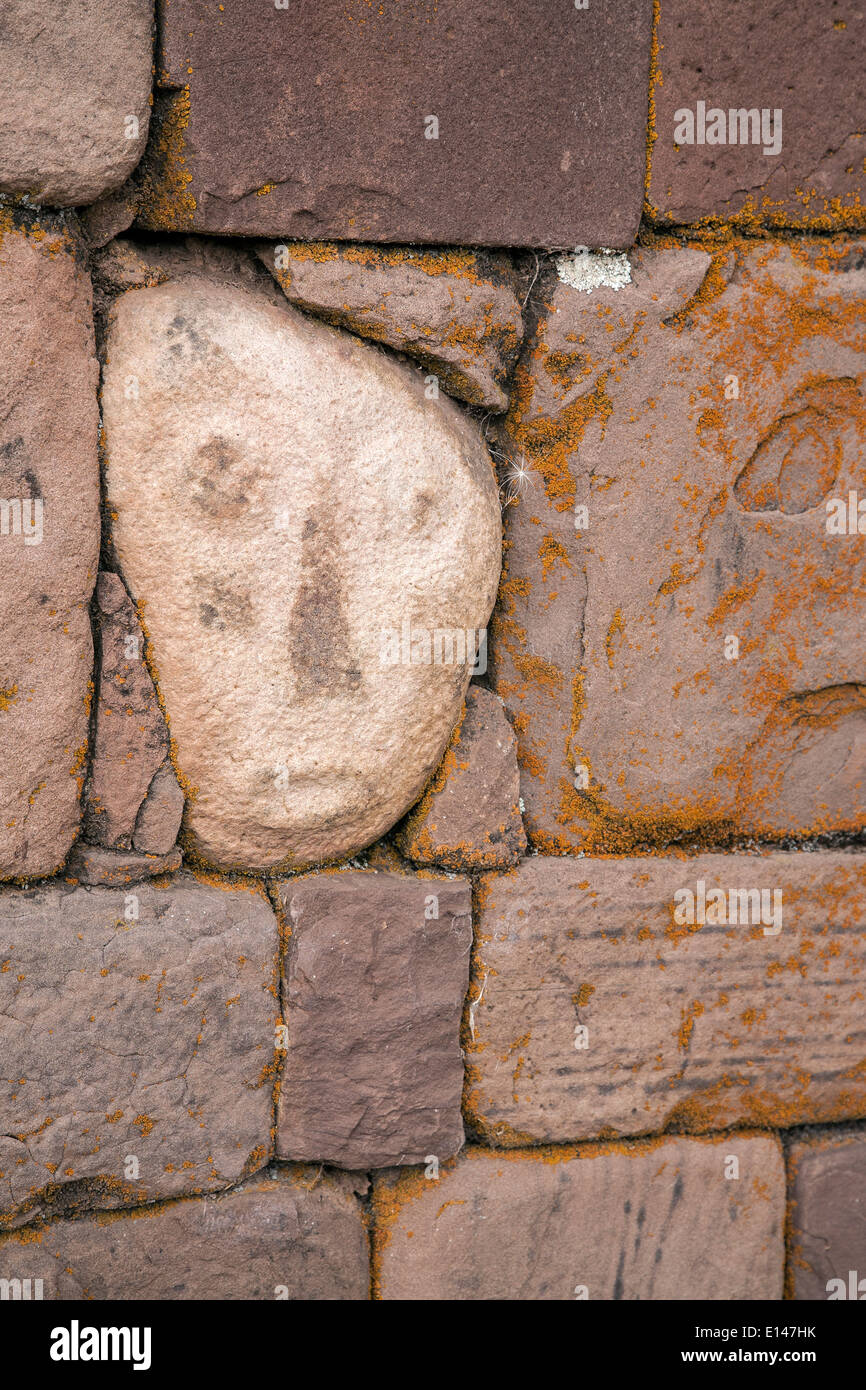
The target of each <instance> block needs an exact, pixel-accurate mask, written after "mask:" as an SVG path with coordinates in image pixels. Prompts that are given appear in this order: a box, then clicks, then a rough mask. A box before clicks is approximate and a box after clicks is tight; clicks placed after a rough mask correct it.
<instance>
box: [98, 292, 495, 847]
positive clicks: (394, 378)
mask: <svg viewBox="0 0 866 1390" xmlns="http://www.w3.org/2000/svg"><path fill="white" fill-rule="evenodd" d="M274 294H278V291H277V290H276V288H275V287H274ZM108 357H109V361H108V365H107V369H106V377H105V385H104V392H103V411H104V419H105V428H106V436H107V451H108V460H109V462H108V470H107V473H108V482H107V487H108V495H109V502H110V506H111V509H112V511H113V512H115V513H116V520H115V522H114V530H113V536H114V541H115V544H116V547H117V553H118V556H119V559H120V562H121V564H122V566H123V571H124V574H125V577H126V579H127V581H128V583H129V585H130V589H131V592H132V594H133V596H134V597H135V598H136V600H139V601H141V602H142V603H143V604H144V612H145V619H144V621H145V625H146V628H147V631H148V635H149V637H150V638H151V640H152V643H153V652H154V660H155V663H156V674H157V680H158V683H159V685H160V691H161V695H162V697H163V700H164V702H165V708H166V711H167V714H168V717H169V720H170V723H171V731H172V737H173V738H174V740H175V741H176V745H177V756H178V763H179V768H180V771H181V772H182V774H183V776H184V778H185V780H186V782H188V783H190V784H191V785H192V787H193V788H194V791H193V792H192V794H191V802H190V805H189V807H188V830H189V834H190V840H191V845H192V847H193V849H194V850H195V851H196V852H197V853H198V854H199V855H200V856H201V857H203V858H204V859H206V860H208V861H211V862H217V863H219V864H222V865H236V864H237V865H246V866H250V867H267V866H273V865H277V864H284V865H286V866H289V865H301V864H305V863H310V862H314V861H318V860H322V859H327V858H333V857H338V856H340V855H344V854H347V853H351V852H354V851H355V850H357V849H358V848H359V847H361V846H362V845H364V844H367V843H369V842H370V841H372V840H374V839H375V838H376V837H377V836H378V835H380V834H381V833H382V832H383V831H384V830H386V829H387V828H388V827H389V826H390V825H392V824H393V823H394V821H395V820H397V819H398V817H399V816H400V815H401V814H402V813H403V812H404V811H405V810H406V809H407V808H408V806H410V805H411V804H412V802H413V801H414V799H415V798H416V797H417V796H418V794H419V792H420V791H421V789H422V787H423V786H424V784H425V782H426V781H427V779H428V778H429V776H430V775H431V773H432V772H433V771H434V769H435V768H436V766H437V765H438V763H439V761H440V759H441V756H442V753H443V751H444V748H445V745H446V742H447V739H448V736H449V734H450V732H451V728H452V727H453V725H454V723H455V722H456V719H457V717H458V714H459V711H460V707H461V702H462V699H463V695H464V692H465V689H466V686H467V683H468V680H469V676H470V672H471V668H472V662H473V660H474V646H475V644H476V643H477V642H478V634H479V633H480V632H481V631H482V630H483V629H484V625H485V623H486V621H487V617H488V614H489V612H490V608H491V606H492V602H493V596H494V593H495V588H496V582H497V578H498V573H499V545H500V519H499V507H498V499H497V491H496V485H495V479H494V477H493V472H492V468H491V465H490V461H489V458H488V456H487V453H486V450H485V449H484V447H483V446H482V444H481V442H480V440H479V438H478V435H477V433H476V431H475V429H474V427H472V426H471V425H470V424H469V422H468V421H467V420H466V419H465V418H463V417H462V416H461V415H460V414H459V412H458V410H457V407H456V406H454V405H453V404H452V403H451V402H449V401H447V400H445V399H439V400H428V399H426V398H425V395H424V386H423V379H422V378H421V376H420V374H419V373H416V372H414V371H412V370H410V369H409V368H408V367H404V366H402V365H401V364H399V363H396V362H393V361H391V360H388V359H386V358H385V357H384V356H383V355H382V354H380V353H378V352H377V351H375V350H373V349H371V348H369V347H367V346H366V345H364V344H362V343H359V342H358V341H357V340H356V339H354V338H351V337H349V336H348V335H343V334H340V333H337V332H336V331H335V330H333V329H331V328H328V327H326V326H325V325H323V324H319V323H316V322H314V321H312V320H310V319H308V318H306V317H305V316H303V315H301V314H298V313H297V312H296V311H295V310H293V309H291V308H290V307H289V306H287V305H283V304H280V305H279V306H275V305H273V304H272V303H271V302H270V301H269V300H268V298H267V297H266V296H265V295H263V294H262V295H257V294H255V293H254V292H252V291H248V290H246V289H244V288H241V287H239V286H236V285H231V284H229V283H227V282H222V281H219V282H217V281H210V280H207V279H204V278H201V277H196V276H187V277H185V278H183V279H182V280H178V281H176V282H169V283H167V284H164V285H159V286H157V287H156V288H153V289H147V290H141V291H133V292H130V293H129V294H126V295H123V296H121V298H120V299H119V301H118V303H117V307H116V311H115V319H114V323H113V326H112V329H111V332H110V336H109V348H108ZM130 378H133V379H134V380H135V382H136V386H137V395H135V393H130V391H129V390H128V381H129V379H130ZM156 477H158V479H159V485H158V487H155V486H154V478H156ZM467 632H468V633H469V638H468V643H467V638H466V634H467ZM437 633H438V634H440V636H439V637H437Z"/></svg>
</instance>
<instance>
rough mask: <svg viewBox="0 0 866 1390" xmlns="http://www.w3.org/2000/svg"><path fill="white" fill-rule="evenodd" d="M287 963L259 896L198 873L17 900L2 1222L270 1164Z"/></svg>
mask: <svg viewBox="0 0 866 1390" xmlns="http://www.w3.org/2000/svg"><path fill="white" fill-rule="evenodd" d="M136 914H137V915H136ZM276 959H277V924H276V920H275V918H274V915H273V913H272V911H271V909H270V907H269V905H268V903H267V902H266V900H265V899H264V897H263V896H262V895H260V894H259V893H258V892H254V891H247V890H240V891H229V890H223V889H221V888H212V887H208V886H205V885H203V884H200V883H197V882H196V881H195V880H194V879H192V878H181V879H178V880H176V881H175V882H173V883H172V884H171V886H170V887H167V888H156V887H154V886H153V885H150V884H146V885H142V886H140V887H136V889H135V891H134V893H132V894H130V893H129V892H127V893H124V892H123V891H120V890H117V889H109V888H104V889H93V890H90V891H88V890H86V889H83V888H78V889H74V890H72V891H70V890H68V889H63V888H60V887H48V888H43V889H40V890H38V891H33V892H26V891H19V890H15V889H7V890H6V891H5V892H3V893H2V894H0V1055H2V1057H3V1059H4V1065H3V1071H4V1080H3V1083H2V1092H0V1135H2V1136H3V1137H2V1138H0V1172H2V1177H0V1218H2V1219H5V1220H6V1221H12V1222H16V1221H17V1222H19V1223H20V1222H21V1221H22V1220H26V1219H27V1218H28V1216H31V1217H32V1216H35V1215H39V1214H41V1213H43V1212H44V1211H45V1210H46V1204H48V1206H49V1207H50V1205H51V1204H52V1203H53V1204H55V1205H59V1206H60V1207H61V1209H62V1207H63V1206H64V1205H67V1204H69V1203H71V1204H72V1205H73V1206H74V1204H75V1202H76V1201H77V1200H79V1199H80V1198H81V1197H82V1195H85V1196H86V1198H87V1200H88V1201H89V1202H90V1203H91V1204H95V1205H98V1206H107V1207H115V1206H123V1205H130V1204H132V1203H140V1202H142V1201H152V1200H154V1199H155V1198H157V1197H166V1196H173V1195H176V1194H178V1193H183V1192H200V1191H206V1190H209V1189H214V1188H219V1187H225V1186H227V1185H228V1184H229V1183H232V1182H236V1181H237V1180H238V1179H239V1178H241V1177H242V1176H244V1175H245V1174H246V1173H247V1172H248V1171H249V1170H250V1169H251V1168H252V1169H254V1168H258V1167H260V1166H261V1164H262V1163H264V1162H265V1159H266V1157H267V1154H268V1151H269V1148H270V1130H271V1123H272V1094H271V1093H272V1078H273V1070H274V1060H275V1051H274V1049H275V1033H274V1028H275V1024H276V1021H277V1014H278V1007H277V1001H276V993H275V972H276ZM133 1160H134V1161H133ZM46 1188H47V1189H49V1192H48V1194H47V1196H46V1195H45V1193H44V1189H46ZM52 1189H53V1190H54V1191H53V1195H52Z"/></svg>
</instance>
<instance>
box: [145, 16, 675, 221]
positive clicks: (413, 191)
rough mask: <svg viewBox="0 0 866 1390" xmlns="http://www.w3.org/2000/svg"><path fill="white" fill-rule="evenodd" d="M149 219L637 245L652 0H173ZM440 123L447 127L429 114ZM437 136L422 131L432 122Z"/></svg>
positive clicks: (148, 181)
mask: <svg viewBox="0 0 866 1390" xmlns="http://www.w3.org/2000/svg"><path fill="white" fill-rule="evenodd" d="M162 18H163V23H162V52H161V54H160V57H159V63H158V66H159V74H160V81H161V83H162V84H163V86H164V87H167V88H173V89H174V90H173V91H168V92H166V93H165V95H164V97H163V100H162V102H161V103H160V106H161V107H162V108H163V109H162V110H160V112H159V114H158V117H157V120H156V125H157V133H156V136H155V138H154V140H153V141H152V144H151V148H150V149H149V151H148V168H147V170H146V174H145V178H144V189H145V203H144V207H143V211H142V213H141V215H140V221H141V222H142V223H143V225H145V226H148V227H152V228H154V227H155V228H159V229H175V230H178V229H180V230H200V231H208V232H217V233H220V234H223V233H238V234H241V235H251V234H257V235H260V236H270V235H274V236H277V237H281V238H282V237H287V236H288V237H300V238H311V237H315V238H328V237H336V238H337V239H339V240H341V241H346V240H351V241H377V242H380V241H386V242H426V243H428V244H429V243H433V244H440V245H442V244H451V245H492V246H503V245H504V246H509V245H511V246H547V245H550V246H574V245H575V244H577V243H585V244H587V245H592V246H628V245H630V243H631V242H632V240H633V239H634V234H635V232H636V231H637V226H638V221H639V218H640V211H641V204H642V198H643V182H644V164H645V151H646V116H647V84H648V78H649V50H650V30H651V19H652V6H651V4H650V0H623V2H622V3H621V4H619V5H618V6H617V9H616V12H615V13H614V12H613V11H612V10H610V9H609V8H608V7H606V6H603V5H596V4H593V5H590V6H589V8H588V9H586V10H585V11H578V10H577V9H575V7H574V5H571V4H569V5H563V4H545V5H544V6H543V8H542V10H541V11H539V10H538V7H530V6H526V5H524V4H519V3H517V0H504V3H503V4H500V5H498V6H497V7H495V8H494V9H491V7H490V6H489V5H488V4H484V3H477V0H476V2H475V3H471V4H468V3H466V0H438V3H437V4H436V6H435V7H431V6H423V7H417V6H412V7H401V8H400V10H399V12H395V10H394V8H393V7H391V6H375V5H367V4H363V5H361V4H356V3H351V4H349V5H346V4H344V3H343V2H342V0H324V3H320V4H318V5H317V7H316V10H315V13H314V14H313V13H311V12H309V11H308V10H305V11H304V12H303V13H302V12H301V11H300V10H299V9H297V8H296V7H293V6H291V5H290V6H288V7H287V8H280V9H276V8H274V7H273V6H264V7H262V8H260V9H257V11H256V19H255V23H250V21H249V17H248V15H247V12H246V8H245V6H243V5H237V4H231V5H226V6H225V10H224V12H221V11H218V9H217V8H216V7H214V6H212V5H211V4H210V3H206V0H172V3H171V4H169V5H166V6H165V7H164V10H163V15H162ZM430 117H435V118H436V120H437V121H438V138H428V137H431V136H432V135H433V134H434V127H433V125H432V123H431V121H430V120H429V119H428V118H430ZM425 132H426V133H425Z"/></svg>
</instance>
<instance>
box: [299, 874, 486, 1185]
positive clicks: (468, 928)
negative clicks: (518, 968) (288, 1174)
mask: <svg viewBox="0 0 866 1390" xmlns="http://www.w3.org/2000/svg"><path fill="white" fill-rule="evenodd" d="M279 892H280V898H281V900H282V903H283V906H284V908H285V911H286V915H287V918H288V924H289V927H290V928H291V936H290V938H289V943H288V950H287V952H286V958H285V962H284V967H283V979H284V998H285V1007H286V1029H287V1037H286V1057H285V1064H284V1072H283V1077H282V1083H281V1088H280V1102H279V1110H278V1118H277V1154H278V1156H279V1157H281V1158H293V1159H302V1160H304V1161H306V1160H312V1161H317V1162H323V1163H333V1164H336V1165H337V1166H338V1167H341V1168H350V1169H351V1168H354V1169H362V1168H382V1167H387V1166H389V1165H391V1164H402V1163H420V1162H422V1161H426V1159H427V1156H428V1155H431V1154H432V1155H433V1156H435V1157H437V1158H439V1159H445V1158H449V1157H450V1156H451V1155H452V1154H454V1153H456V1152H457V1151H458V1149H459V1148H460V1147H461V1146H462V1144H463V1121H462V1119H461V1115H460V1097H461V1090H462V1084H463V1061H462V1054H461V1051H460V1040H459V1035H460V1018H461V1013H462V1009H463V1000H464V996H465V994H466V987H467V984H468V980H469V953H470V950H471V946H472V920H471V901H470V889H469V884H468V883H467V882H465V881H461V880H450V879H444V878H443V879H439V878H417V879H416V878H411V877H408V876H407V877H400V876H398V875H396V874H377V873H365V872H358V871H343V872H333V873H324V874H316V875H312V876H310V877H306V878H298V879H292V880H289V881H288V882H284V883H282V884H281V885H280V887H279Z"/></svg>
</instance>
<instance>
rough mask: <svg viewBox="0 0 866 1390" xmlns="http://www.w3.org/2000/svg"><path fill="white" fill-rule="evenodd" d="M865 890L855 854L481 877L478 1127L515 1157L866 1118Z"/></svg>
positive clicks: (549, 867) (860, 859) (546, 862)
mask: <svg viewBox="0 0 866 1390" xmlns="http://www.w3.org/2000/svg"><path fill="white" fill-rule="evenodd" d="M701 884H703V885H704V889H703V898H702V890H701ZM864 887H866V857H864V856H863V855H859V854H853V853H835V854H830V853H826V854H820V855H819V854H807V853H804V854H768V855H702V856H699V857H698V858H695V859H691V858H679V857H677V858H670V859H664V858H658V859H648V858H641V859H623V860H616V859H604V860H593V859H589V858H587V859H580V860H564V859H555V858H544V857H542V856H539V857H537V858H534V859H529V860H527V861H526V862H525V863H523V864H522V865H521V866H520V868H519V869H518V870H517V871H516V872H514V873H512V874H507V875H503V876H502V877H499V878H493V877H492V876H491V877H488V878H485V879H484V880H483V881H482V888H481V893H480V899H481V903H482V907H481V911H480V913H479V918H478V929H477V934H478V940H479V942H480V943H481V944H480V946H479V948H478V959H477V961H476V963H475V970H474V981H475V984H474V988H473V998H474V1000H475V1001H477V1002H474V1003H473V1004H472V1006H471V1012H470V1017H471V1020H472V1030H473V1034H474V1036H473V1039H472V1044H471V1046H470V1048H469V1051H468V1053H467V1061H468V1064H469V1066H470V1090H469V1095H468V1098H467V1105H468V1109H467V1118H468V1119H470V1120H471V1122H472V1123H473V1124H474V1125H476V1126H477V1127H478V1129H479V1130H480V1131H481V1132H482V1133H484V1134H486V1135H488V1136H490V1138H491V1139H492V1142H494V1143H497V1144H509V1143H515V1142H527V1141H528V1140H529V1139H530V1137H531V1139H532V1140H533V1141H536V1142H537V1141H547V1140H558V1141H563V1140H564V1141H567V1140H571V1139H587V1138H594V1137H596V1136H601V1137H608V1136H610V1135H612V1134H640V1133H642V1132H646V1131H650V1132H651V1131H657V1130H660V1129H664V1128H665V1126H666V1125H669V1124H676V1125H677V1126H678V1127H682V1128H687V1129H691V1130H698V1131H700V1130H709V1129H723V1128H725V1127H727V1126H729V1125H735V1124H747V1125H749V1124H759V1125H768V1126H783V1127H784V1126H788V1125H795V1124H802V1123H815V1122H820V1121H822V1120H839V1119H844V1118H847V1117H856V1116H858V1115H860V1114H861V1113H862V1111H863V1106H864V1103H866V1082H864V1077H863V1064H862V1052H861V1051H860V1050H858V1048H859V1043H858V1038H859V1036H860V1019H861V1017H862V1000H861V998H860V994H861V975H862V969H863V961H864V956H866V920H864V909H863V900H864ZM732 889H735V890H743V889H748V890H761V893H762V895H764V896H762V897H761V899H760V902H759V901H758V900H757V899H756V898H755V897H754V896H753V897H751V898H749V899H744V898H741V896H740V895H739V894H738V895H737V897H736V899H734V898H732V896H731V890H732ZM686 890H688V892H686ZM715 890H721V892H722V893H723V894H724V905H723V903H722V899H721V898H719V897H714V893H715ZM689 894H691V895H692V897H691V898H689ZM702 900H703V902H704V903H705V904H706V906H705V910H704V912H703V914H702V913H701V911H700V903H701V901H702ZM690 906H691V916H692V920H691V922H690V921H689V920H688V918H689V912H690ZM702 916H703V918H704V919H705V920H703V921H702V920H701V919H702ZM479 995H480V998H479ZM503 1058H504V1059H505V1062H506V1064H505V1065H504V1064H503Z"/></svg>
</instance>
